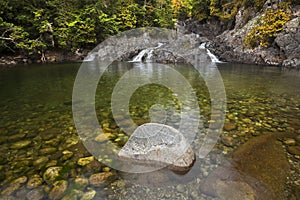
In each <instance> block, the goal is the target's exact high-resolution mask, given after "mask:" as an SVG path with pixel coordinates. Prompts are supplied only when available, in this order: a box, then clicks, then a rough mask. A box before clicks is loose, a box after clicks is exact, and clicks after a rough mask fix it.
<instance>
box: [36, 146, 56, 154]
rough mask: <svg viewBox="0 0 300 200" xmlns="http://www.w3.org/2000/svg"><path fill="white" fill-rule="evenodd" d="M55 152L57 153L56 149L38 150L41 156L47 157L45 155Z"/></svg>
mask: <svg viewBox="0 0 300 200" xmlns="http://www.w3.org/2000/svg"><path fill="white" fill-rule="evenodd" d="M56 151H57V149H56V148H55V147H46V148H43V149H40V151H39V152H40V154H41V155H47V154H52V153H54V152H56Z"/></svg>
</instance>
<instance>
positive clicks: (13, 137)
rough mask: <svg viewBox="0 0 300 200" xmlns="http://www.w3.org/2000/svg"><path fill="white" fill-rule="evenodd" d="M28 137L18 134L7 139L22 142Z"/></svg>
mask: <svg viewBox="0 0 300 200" xmlns="http://www.w3.org/2000/svg"><path fill="white" fill-rule="evenodd" d="M25 136H26V134H25V133H18V134H14V135H11V136H9V137H8V138H7V140H8V141H16V140H21V139H23V138H24V137H25Z"/></svg>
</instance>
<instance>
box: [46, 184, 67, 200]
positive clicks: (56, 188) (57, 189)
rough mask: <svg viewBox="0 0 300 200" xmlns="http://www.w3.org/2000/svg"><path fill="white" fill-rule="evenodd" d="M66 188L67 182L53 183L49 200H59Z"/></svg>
mask: <svg viewBox="0 0 300 200" xmlns="http://www.w3.org/2000/svg"><path fill="white" fill-rule="evenodd" d="M67 188H68V182H67V181H65V180H60V181H56V182H55V183H53V188H52V190H51V191H50V193H49V199H51V200H56V199H61V197H62V196H63V195H64V193H65V192H66V190H67Z"/></svg>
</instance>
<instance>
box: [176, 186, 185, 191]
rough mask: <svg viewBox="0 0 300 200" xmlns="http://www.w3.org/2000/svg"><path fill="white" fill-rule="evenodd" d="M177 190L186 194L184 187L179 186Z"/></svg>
mask: <svg viewBox="0 0 300 200" xmlns="http://www.w3.org/2000/svg"><path fill="white" fill-rule="evenodd" d="M176 190H177V191H178V192H184V191H185V188H184V186H183V185H181V184H179V185H177V186H176Z"/></svg>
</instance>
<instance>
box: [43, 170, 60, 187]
mask: <svg viewBox="0 0 300 200" xmlns="http://www.w3.org/2000/svg"><path fill="white" fill-rule="evenodd" d="M61 170H62V167H49V168H48V169H47V170H46V171H45V173H44V174H43V179H44V181H45V182H46V183H48V184H50V183H52V182H54V181H55V180H56V179H57V178H58V177H59V176H60V172H61Z"/></svg>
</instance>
